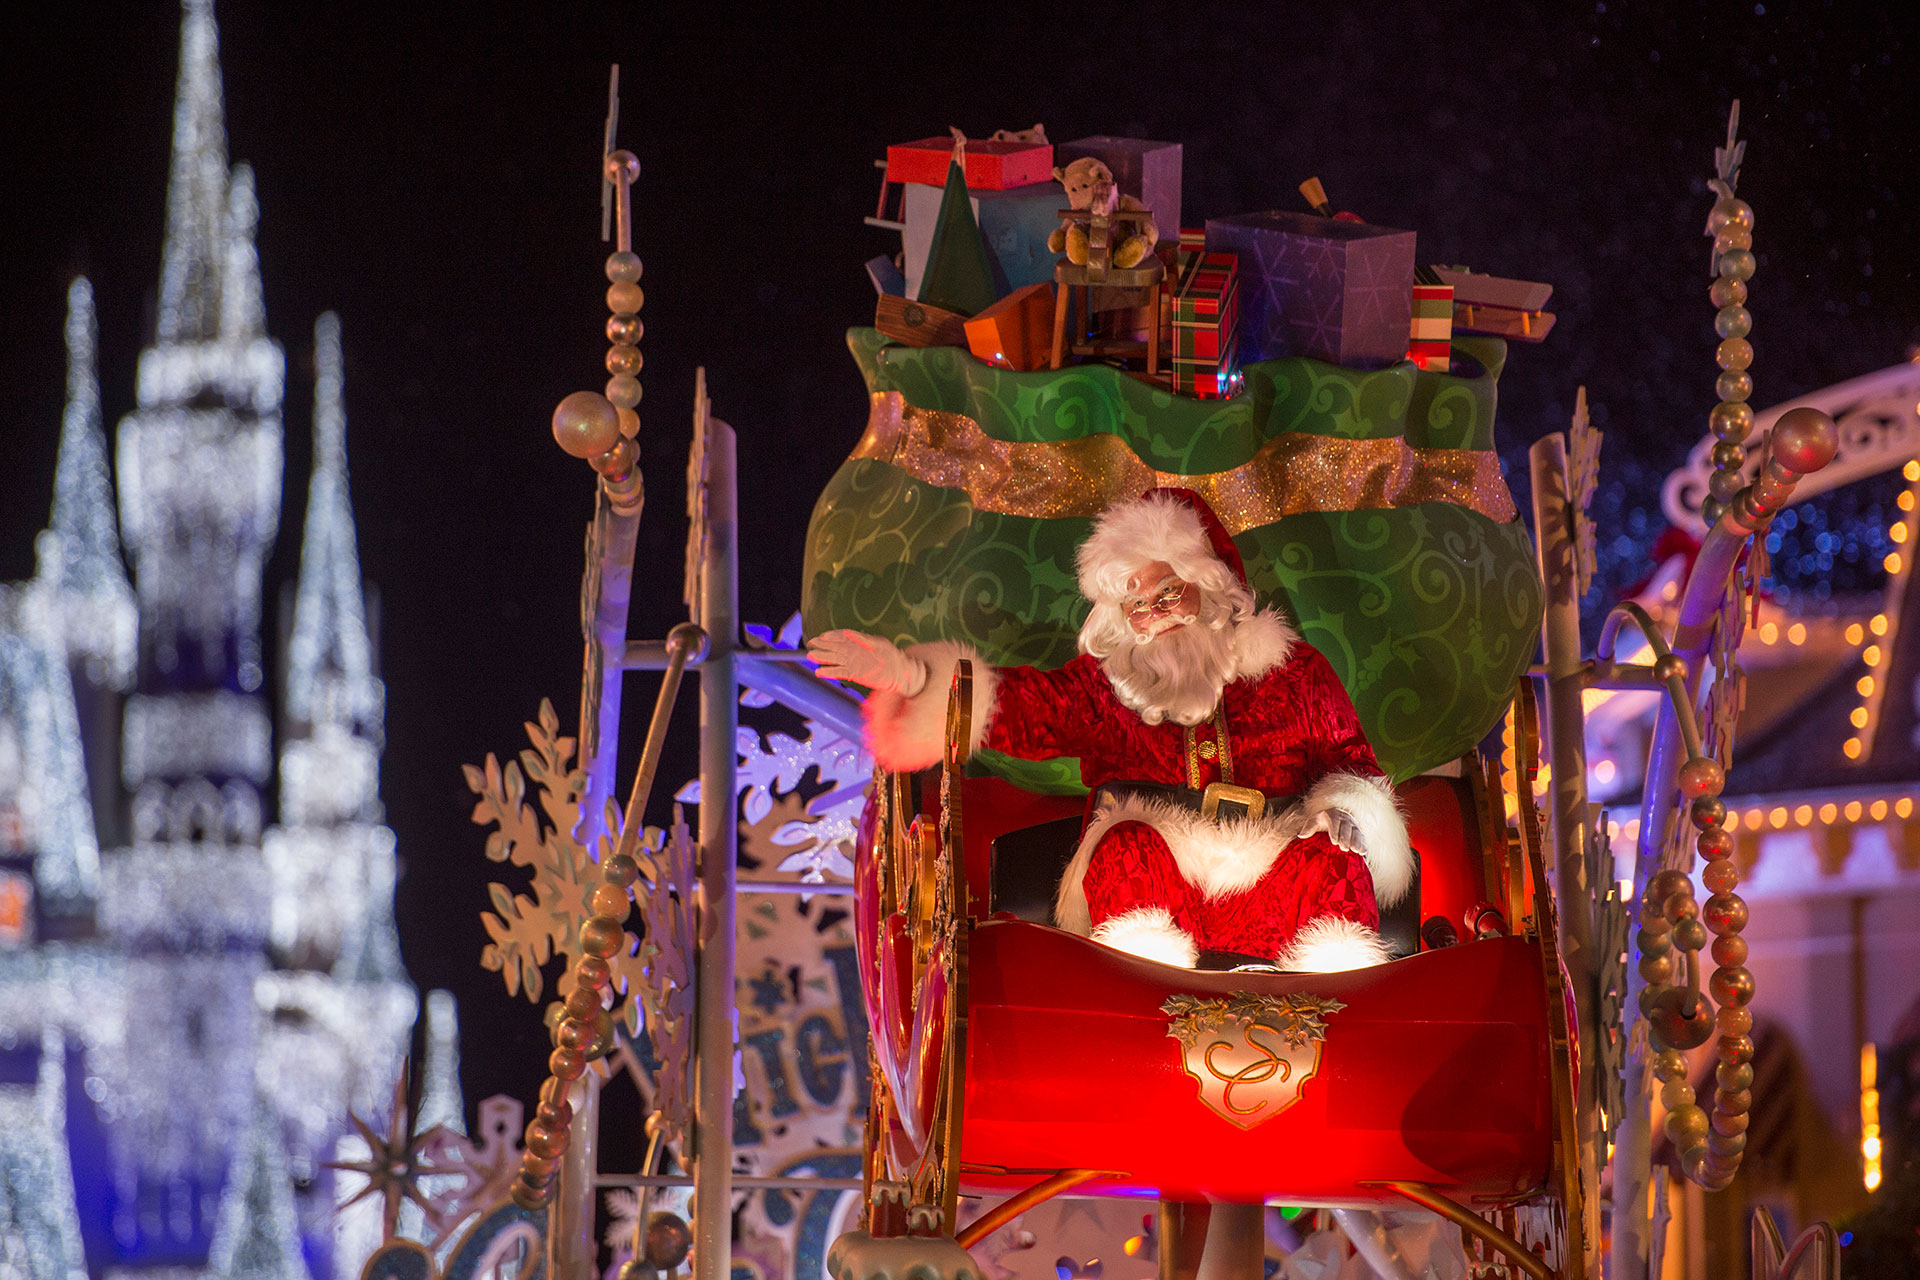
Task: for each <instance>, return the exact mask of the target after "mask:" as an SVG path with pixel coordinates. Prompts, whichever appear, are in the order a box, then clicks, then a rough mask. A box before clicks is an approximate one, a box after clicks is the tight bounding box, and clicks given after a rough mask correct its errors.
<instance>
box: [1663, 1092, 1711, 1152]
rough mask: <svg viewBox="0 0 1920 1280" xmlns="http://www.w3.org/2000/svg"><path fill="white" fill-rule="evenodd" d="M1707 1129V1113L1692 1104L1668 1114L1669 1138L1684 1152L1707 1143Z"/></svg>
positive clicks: (1667, 1127) (1677, 1108)
mask: <svg viewBox="0 0 1920 1280" xmlns="http://www.w3.org/2000/svg"><path fill="white" fill-rule="evenodd" d="M1707 1128H1708V1121H1707V1113H1706V1112H1705V1111H1704V1110H1702V1109H1701V1108H1700V1107H1698V1106H1696V1105H1695V1104H1693V1103H1691V1102H1689V1103H1687V1104H1685V1105H1684V1106H1680V1107H1675V1108H1674V1109H1673V1110H1672V1111H1669V1112H1667V1123H1666V1130H1667V1137H1669V1138H1671V1139H1673V1145H1674V1146H1676V1147H1679V1148H1681V1149H1682V1150H1685V1149H1686V1148H1688V1147H1692V1146H1696V1145H1698V1144H1700V1143H1703V1142H1705V1141H1706V1140H1707Z"/></svg>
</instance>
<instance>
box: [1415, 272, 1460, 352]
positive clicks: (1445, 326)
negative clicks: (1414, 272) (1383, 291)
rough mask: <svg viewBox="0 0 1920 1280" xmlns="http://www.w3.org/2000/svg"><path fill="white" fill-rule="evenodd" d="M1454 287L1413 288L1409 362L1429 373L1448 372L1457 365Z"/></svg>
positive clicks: (1447, 285) (1418, 285) (1429, 286)
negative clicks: (1454, 336)
mask: <svg viewBox="0 0 1920 1280" xmlns="http://www.w3.org/2000/svg"><path fill="white" fill-rule="evenodd" d="M1452 352H1453V286H1452V285H1450V284H1418V283H1416V284H1415V285H1414V286H1413V334H1412V344H1411V345H1410V346H1409V347H1408V348H1407V359H1409V360H1411V361H1413V362H1414V363H1415V364H1417V365H1419V366H1420V367H1421V368H1422V369H1425V370H1427V371H1428V372H1429V373H1445V372H1446V371H1447V370H1448V369H1449V368H1451V367H1452V364H1453V354H1452Z"/></svg>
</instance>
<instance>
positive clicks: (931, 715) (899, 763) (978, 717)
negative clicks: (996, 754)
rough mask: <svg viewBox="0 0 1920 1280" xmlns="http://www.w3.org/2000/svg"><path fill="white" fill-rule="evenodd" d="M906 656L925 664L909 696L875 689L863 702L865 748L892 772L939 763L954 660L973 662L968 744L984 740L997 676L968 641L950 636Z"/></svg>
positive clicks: (918, 646) (977, 745)
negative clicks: (923, 681)
mask: <svg viewBox="0 0 1920 1280" xmlns="http://www.w3.org/2000/svg"><path fill="white" fill-rule="evenodd" d="M907 656H908V657H910V658H916V659H918V660H919V661H921V662H923V663H925V664H926V667H927V682H926V684H925V685H923V686H921V689H920V692H919V693H916V694H914V695H913V696H912V697H906V696H904V695H902V694H899V693H880V692H877V691H876V692H875V693H874V694H873V695H872V696H871V697H869V698H868V699H867V701H866V704H865V707H864V714H865V716H866V720H867V749H868V750H869V751H871V752H873V758H874V760H875V761H877V762H878V763H879V765H880V767H881V768H883V769H891V770H893V771H895V772H910V771H912V770H915V769H928V768H931V767H932V766H934V765H936V764H939V763H940V752H941V749H942V748H943V747H944V746H945V745H946V738H947V692H948V690H949V689H950V688H951V687H952V684H953V669H954V667H955V666H956V665H957V664H958V663H959V661H960V659H962V658H968V659H971V660H972V662H973V735H972V736H973V742H972V743H971V744H970V745H971V746H972V748H973V749H975V750H978V749H979V748H980V746H981V745H982V744H983V743H985V742H986V740H987V727H988V726H989V725H991V724H992V723H993V712H994V697H995V695H996V694H997V693H998V692H999V687H1000V677H999V675H998V674H997V673H996V672H995V671H994V669H993V668H992V667H991V666H990V665H988V663H987V662H986V660H985V659H984V658H982V657H981V656H980V653H979V651H978V650H976V649H975V648H974V647H973V646H972V645H968V644H960V643H958V642H956V641H952V640H937V641H935V642H933V643H932V644H916V645H913V646H912V647H911V648H909V649H908V650H907Z"/></svg>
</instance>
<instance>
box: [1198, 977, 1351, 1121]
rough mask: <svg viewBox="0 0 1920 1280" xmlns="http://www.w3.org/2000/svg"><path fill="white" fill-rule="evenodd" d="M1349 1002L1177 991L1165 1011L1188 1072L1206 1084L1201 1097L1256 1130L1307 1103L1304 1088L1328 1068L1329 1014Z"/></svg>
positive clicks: (1213, 1108)
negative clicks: (1323, 1059) (1323, 1063)
mask: <svg viewBox="0 0 1920 1280" xmlns="http://www.w3.org/2000/svg"><path fill="white" fill-rule="evenodd" d="M1346 1007H1347V1006H1346V1005H1344V1004H1342V1003H1340V1001H1338V1000H1335V999H1332V998H1331V997H1328V996H1315V995H1304V994H1294V995H1278V996H1262V995H1254V994H1251V993H1249V992H1236V993H1234V994H1232V995H1229V996H1226V997H1224V998H1215V999H1206V998H1203V997H1201V996H1191V995H1174V996H1169V997H1168V998H1167V1001H1166V1003H1165V1004H1163V1005H1161V1006H1160V1010H1161V1012H1163V1013H1165V1014H1167V1015H1168V1018H1169V1022H1168V1024H1167V1037H1168V1038H1169V1039H1172V1040H1178V1041H1179V1042H1180V1046H1181V1053H1182V1058H1183V1062H1184V1065H1185V1066H1186V1069H1187V1074H1188V1075H1190V1076H1192V1077H1193V1078H1194V1079H1195V1080H1196V1081H1198V1082H1199V1085H1200V1101H1201V1102H1203V1103H1205V1104H1206V1106H1207V1108H1208V1109H1209V1110H1210V1111H1212V1112H1213V1113H1214V1114H1215V1115H1218V1116H1220V1117H1221V1118H1222V1119H1224V1120H1226V1121H1228V1122H1229V1123H1232V1124H1236V1125H1238V1126H1239V1127H1240V1128H1242V1129H1251V1128H1253V1126H1255V1125H1257V1124H1261V1123H1263V1122H1265V1121H1268V1120H1271V1119H1273V1118H1274V1117H1275V1116H1277V1115H1279V1114H1280V1113H1281V1112H1282V1111H1285V1110H1286V1109H1287V1108H1288V1107H1291V1106H1292V1105H1293V1104H1294V1103H1296V1102H1298V1101H1300V1090H1301V1087H1302V1086H1304V1085H1305V1084H1306V1082H1307V1081H1309V1080H1311V1079H1313V1077H1314V1074H1315V1073H1316V1072H1317V1071H1319V1069H1320V1050H1321V1049H1322V1047H1323V1046H1324V1045H1325V1043H1326V1039H1327V1017H1328V1015H1329V1014H1334V1013H1338V1012H1339V1011H1340V1010H1342V1009H1344V1008H1346Z"/></svg>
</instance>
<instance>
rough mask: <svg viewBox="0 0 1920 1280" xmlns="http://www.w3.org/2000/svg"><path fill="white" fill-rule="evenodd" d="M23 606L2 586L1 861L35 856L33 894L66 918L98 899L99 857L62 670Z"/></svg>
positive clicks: (70, 695)
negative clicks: (5, 857) (22, 855)
mask: <svg viewBox="0 0 1920 1280" xmlns="http://www.w3.org/2000/svg"><path fill="white" fill-rule="evenodd" d="M26 594H29V595H30V594H31V593H30V592H29V593H26ZM21 601H22V593H21V592H18V591H15V590H13V589H11V588H8V587H4V586H0V853H26V852H31V853H33V854H34V855H35V857H34V864H33V881H34V888H35V891H36V892H37V893H38V894H39V895H40V896H41V897H42V899H43V900H44V901H45V902H46V903H47V904H49V905H51V906H53V907H55V908H56V909H58V910H59V911H61V912H62V913H69V914H70V913H73V912H77V911H83V910H85V908H86V907H87V906H88V905H89V904H90V903H91V901H92V899H93V896H94V895H95V894H96V893H97V892H98V891H99V880H100V850H99V845H98V844H97V843H96V840H95V835H94V826H93V811H92V808H91V805H90V804H89V802H88V799H87V776H86V766H85V763H84V761H83V760H82V758H81V753H80V725H79V720H78V718H77V715H76V713H75V709H74V700H73V686H72V684H71V682H70V680H69V677H68V672H67V664H66V662H65V660H64V656H63V655H62V653H61V652H60V650H59V649H58V648H57V647H56V644H57V642H56V641H51V640H50V639H49V638H48V637H47V636H46V635H45V634H44V633H42V632H40V631H39V630H38V629H37V628H35V627H34V626H32V625H31V621H30V619H29V618H26V617H23V616H22V615H23V614H24V613H25V612H26V611H25V610H23V609H22V608H21V607H20V604H21Z"/></svg>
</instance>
